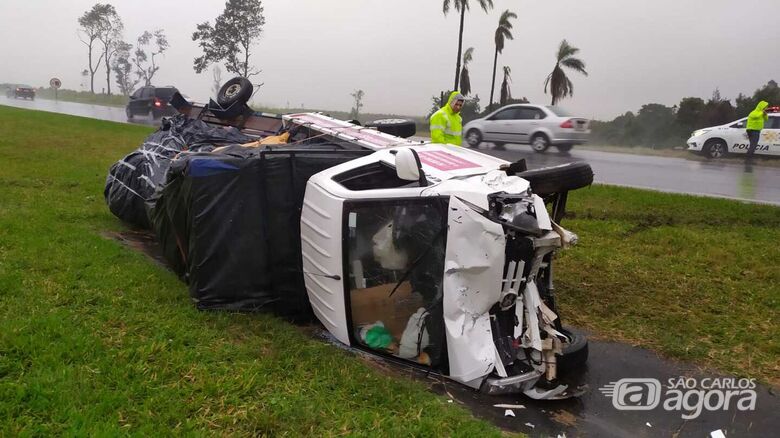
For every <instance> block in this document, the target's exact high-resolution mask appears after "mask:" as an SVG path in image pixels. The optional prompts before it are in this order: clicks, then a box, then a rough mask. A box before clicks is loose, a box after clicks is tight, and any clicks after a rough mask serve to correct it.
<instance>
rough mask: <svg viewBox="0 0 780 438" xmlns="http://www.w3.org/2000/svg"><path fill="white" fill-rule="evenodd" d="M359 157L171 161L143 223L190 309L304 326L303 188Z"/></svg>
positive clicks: (292, 153) (321, 150)
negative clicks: (265, 314) (183, 286)
mask: <svg viewBox="0 0 780 438" xmlns="http://www.w3.org/2000/svg"><path fill="white" fill-rule="evenodd" d="M366 153H368V151H364V150H345V149H343V148H342V147H340V146H337V145H329V144H312V145H299V146H294V147H293V146H288V147H284V148H274V147H266V148H264V149H246V148H242V147H240V146H230V147H228V148H227V149H226V150H225V151H223V152H222V153H219V154H214V153H185V154H181V155H179V156H178V157H177V159H175V160H174V161H173V162H172V165H171V167H170V171H169V173H168V181H167V184H166V185H165V187H164V188H163V189H162V190H160V191H158V193H157V194H156V195H155V197H154V198H153V199H151V200H150V203H149V205H150V206H152V208H151V209H150V218H151V220H152V225H153V229H154V230H155V232H156V234H157V236H158V239H159V241H160V243H161V245H162V247H163V251H164V253H165V256H166V258H167V259H168V261H169V262H170V264H171V266H172V267H173V268H174V270H175V271H176V272H177V273H178V274H179V275H180V276H181V277H182V278H184V279H185V280H186V281H188V282H189V286H190V296H191V298H192V299H193V301H194V302H195V303H196V305H197V307H198V308H199V309H228V310H267V311H272V312H274V313H276V314H278V315H281V316H285V317H289V318H292V319H307V318H310V317H311V308H310V306H309V303H308V298H307V296H306V289H305V285H304V282H303V275H302V273H301V243H300V215H301V206H302V204H303V196H304V193H305V189H306V183H307V181H308V180H309V178H310V177H311V176H312V175H314V174H316V173H318V172H320V171H322V170H324V169H327V168H330V167H333V166H335V165H338V164H341V163H343V162H346V161H349V160H352V159H354V158H357V157H359V156H362V155H365V154H366Z"/></svg>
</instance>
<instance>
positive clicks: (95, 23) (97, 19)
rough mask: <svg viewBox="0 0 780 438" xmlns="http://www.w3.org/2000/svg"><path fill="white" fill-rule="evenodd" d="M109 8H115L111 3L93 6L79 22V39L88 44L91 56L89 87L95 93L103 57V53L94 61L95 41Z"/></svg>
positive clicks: (88, 52)
mask: <svg viewBox="0 0 780 438" xmlns="http://www.w3.org/2000/svg"><path fill="white" fill-rule="evenodd" d="M108 8H111V9H113V6H111V5H102V4H100V3H97V4H95V6H92V9H90V10H88V11H87V12H84V15H82V16H81V17H79V19H78V22H79V26H81V27H80V28H79V30H78V31H77V34H78V37H79V40H81V42H82V43H84V45H85V46H87V54H88V57H89V89H90V91H91V92H92V93H93V94H94V93H95V73H97V71H98V68H100V61H101V59H103V54H102V53H101V54H100V56H98V59H97V60H96V61H95V62H94V63H93V59H92V58H93V55H94V54H95V53H94V52H95V50H94V49H95V47H94V44H95V41H96V40H98V39H99V37H100V32H101V29H102V27H101V23H102V20H103V16H104V15H105V14H106V10H107V9H108Z"/></svg>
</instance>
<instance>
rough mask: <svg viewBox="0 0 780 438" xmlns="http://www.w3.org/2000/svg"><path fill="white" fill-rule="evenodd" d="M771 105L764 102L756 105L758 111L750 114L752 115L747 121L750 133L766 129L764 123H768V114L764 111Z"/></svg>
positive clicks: (755, 110)
mask: <svg viewBox="0 0 780 438" xmlns="http://www.w3.org/2000/svg"><path fill="white" fill-rule="evenodd" d="M768 106H769V104H768V103H767V102H766V101H764V100H762V101H761V102H758V105H756V109H754V110H753V111H751V112H750V115H749V116H748V119H747V127H746V128H745V129H747V130H748V131H760V130H762V129H764V122H766V121H767V119H768V116H767V115H766V113H764V110H765V109H766V107H768Z"/></svg>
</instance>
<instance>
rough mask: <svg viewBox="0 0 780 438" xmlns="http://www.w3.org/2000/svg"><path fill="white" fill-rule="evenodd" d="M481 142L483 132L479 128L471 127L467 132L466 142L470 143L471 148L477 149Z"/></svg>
mask: <svg viewBox="0 0 780 438" xmlns="http://www.w3.org/2000/svg"><path fill="white" fill-rule="evenodd" d="M481 143H482V133H481V132H480V131H479V129H476V128H472V129H469V131H468V132H467V133H466V144H467V145H469V147H470V148H475V149H476V148H478V147H479V145H480V144H481Z"/></svg>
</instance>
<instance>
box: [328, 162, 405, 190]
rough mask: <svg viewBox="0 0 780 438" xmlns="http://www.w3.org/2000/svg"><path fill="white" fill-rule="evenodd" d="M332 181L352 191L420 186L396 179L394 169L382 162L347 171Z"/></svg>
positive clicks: (396, 175)
mask: <svg viewBox="0 0 780 438" xmlns="http://www.w3.org/2000/svg"><path fill="white" fill-rule="evenodd" d="M333 180H334V181H336V182H337V183H339V184H341V185H342V186H344V187H345V188H347V189H349V190H353V191H360V190H375V189H397V188H400V187H419V186H420V184H419V183H418V182H417V181H407V180H403V179H401V178H398V174H397V173H396V170H395V167H393V166H390V165H389V164H387V163H384V162H382V161H379V162H376V163H371V164H369V165H366V166H363V167H358V168H356V169H352V170H348V171H346V172H344V173H341V174H338V175H336V176H334V177H333Z"/></svg>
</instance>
